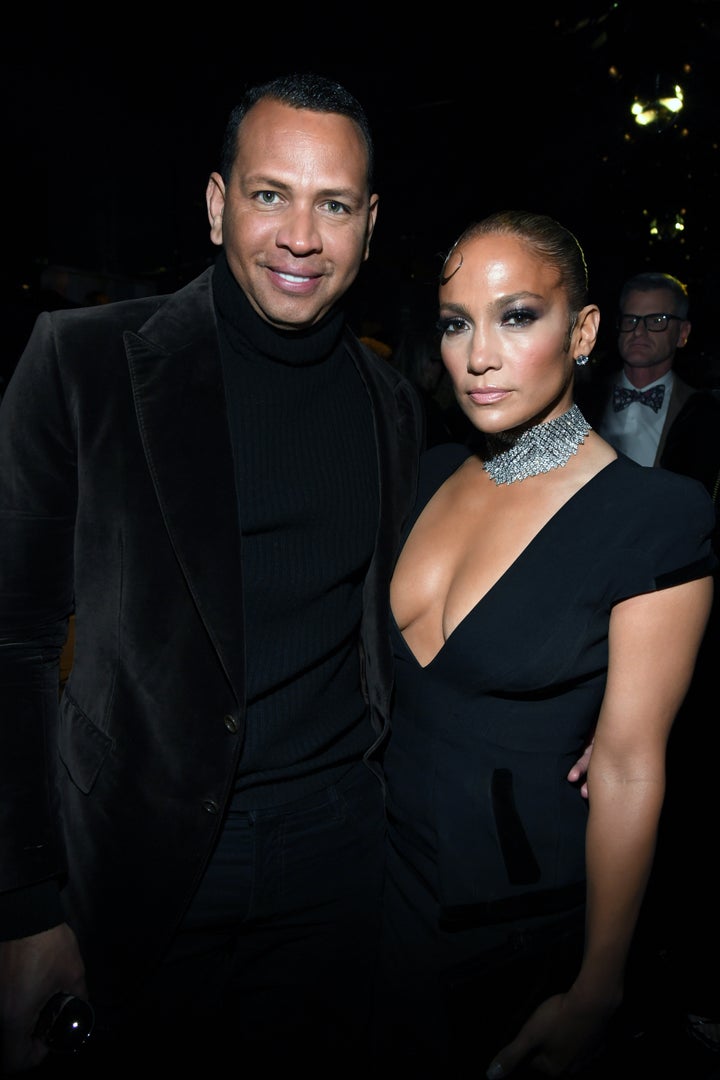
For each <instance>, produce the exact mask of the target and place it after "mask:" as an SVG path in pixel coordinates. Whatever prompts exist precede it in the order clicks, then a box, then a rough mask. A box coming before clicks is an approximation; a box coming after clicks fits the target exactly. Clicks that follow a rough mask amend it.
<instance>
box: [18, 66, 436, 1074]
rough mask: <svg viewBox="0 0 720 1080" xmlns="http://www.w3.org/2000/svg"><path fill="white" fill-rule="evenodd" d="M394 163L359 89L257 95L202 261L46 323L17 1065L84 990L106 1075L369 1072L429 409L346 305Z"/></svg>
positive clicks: (25, 405)
mask: <svg viewBox="0 0 720 1080" xmlns="http://www.w3.org/2000/svg"><path fill="white" fill-rule="evenodd" d="M372 169H373V145H372V139H371V135H370V132H369V129H368V124H367V120H366V117H365V114H364V112H363V110H362V108H361V107H360V105H359V104H358V103H357V101H356V100H355V99H354V98H353V97H352V96H351V95H350V94H349V93H348V92H347V91H346V90H345V89H344V88H343V87H341V86H339V85H337V84H335V83H334V82H331V81H328V80H326V79H324V78H321V77H319V76H315V75H302V76H289V77H286V78H279V79H277V80H274V81H272V82H270V83H268V84H265V85H263V86H260V87H257V88H254V89H251V90H250V91H248V92H247V93H246V95H245V97H244V98H243V100H242V102H241V103H240V105H239V106H238V107H237V108H236V109H235V110H234V111H233V112H232V114H231V116H230V119H229V122H228V126H227V129H226V135H225V141H224V145H223V151H222V161H221V168H220V171H219V172H213V173H212V174H211V176H210V179H209V183H208V186H207V210H208V217H209V222H210V236H211V239H212V242H213V243H214V244H216V245H217V246H218V248H219V249H220V253H219V255H218V258H217V261H216V263H215V265H214V267H212V268H210V269H208V270H207V271H206V272H204V273H202V274H201V275H200V276H199V277H198V278H196V279H195V280H194V281H192V282H190V283H189V284H188V285H187V286H186V287H185V288H182V289H180V290H179V291H178V292H177V293H176V294H174V295H170V296H163V297H151V298H144V299H141V300H131V301H128V302H123V303H117V304H110V305H103V306H94V307H92V308H85V309H83V310H79V311H62V312H54V313H45V314H43V315H41V316H40V318H39V319H38V321H37V324H36V326H35V329H34V331H33V333H32V336H31V338H30V341H29V343H28V345H27V348H26V350H25V352H24V354H23V356H22V358H21V360H20V362H19V364H18V366H17V369H16V371H15V373H14V375H13V377H12V379H11V381H10V385H9V387H8V390H7V393H6V395H5V398H4V400H3V403H2V413H1V414H0V460H1V462H2V464H1V465H0V516H1V518H2V522H3V530H2V536H1V538H0V544H1V545H2V559H1V560H0V567H1V569H0V643H2V645H3V646H4V648H3V649H2V650H0V654H1V655H2V657H3V659H2V660H1V661H0V664H1V665H2V666H1V667H0V688H1V690H2V699H3V701H2V719H1V721H0V770H1V775H2V792H3V798H2V812H1V816H0V845H1V850H2V857H1V858H0V890H1V893H0V928H1V929H2V935H1V936H2V939H3V941H2V944H0V1011H1V1014H2V1021H3V1028H4V1048H3V1052H4V1065H5V1069H6V1071H7V1072H8V1073H13V1072H19V1071H22V1070H24V1069H27V1068H29V1067H32V1066H33V1065H35V1064H37V1063H38V1062H39V1061H40V1060H41V1059H42V1058H43V1057H44V1055H45V1054H46V1053H47V1050H46V1047H45V1045H44V1044H43V1043H42V1042H40V1041H39V1040H38V1039H36V1038H32V1037H31V1032H32V1030H33V1027H34V1024H35V1021H36V1019H37V1016H38V1013H39V1012H40V1010H41V1007H42V1006H43V1004H44V1003H45V1002H46V1000H48V999H49V998H51V997H52V995H54V994H55V993H56V992H59V991H61V992H65V993H70V994H76V995H79V996H81V997H88V998H89V1000H90V1001H91V1003H92V1004H93V1005H94V1007H95V1010H96V1015H97V1025H96V1032H95V1034H93V1036H92V1037H91V1039H90V1041H89V1043H88V1044H87V1047H85V1048H84V1049H83V1051H82V1052H81V1054H80V1055H79V1056H78V1058H77V1061H76V1062H74V1063H73V1064H74V1065H75V1066H76V1068H77V1067H80V1066H81V1063H82V1058H83V1055H90V1056H89V1057H87V1056H86V1060H89V1061H92V1062H93V1069H94V1070H95V1071H94V1072H93V1073H92V1074H93V1075H95V1074H96V1072H97V1071H99V1070H100V1069H102V1070H103V1075H107V1074H108V1071H112V1068H113V1066H116V1067H117V1069H118V1071H119V1072H123V1073H126V1071H127V1069H128V1067H132V1066H133V1065H134V1064H136V1063H138V1062H139V1061H142V1062H143V1063H144V1064H145V1065H148V1064H150V1065H152V1064H153V1063H154V1065H155V1066H156V1067H160V1065H165V1066H167V1065H168V1064H171V1063H174V1064H176V1065H178V1066H179V1065H180V1064H182V1065H183V1066H184V1067H186V1068H187V1069H188V1070H189V1072H190V1075H201V1073H200V1072H199V1071H198V1069H199V1068H200V1067H201V1066H202V1067H205V1068H207V1067H209V1066H212V1065H213V1064H218V1063H220V1062H221V1061H223V1060H224V1055H225V1054H226V1053H227V1052H232V1053H234V1054H235V1055H236V1056H237V1063H238V1067H240V1068H242V1069H252V1067H253V1066H257V1065H259V1064H262V1065H263V1066H265V1067H266V1066H269V1065H275V1066H277V1065H282V1064H286V1065H289V1064H291V1063H292V1064H293V1065H294V1066H297V1065H307V1064H312V1065H313V1068H314V1071H315V1072H316V1074H317V1073H319V1074H323V1073H324V1072H327V1073H329V1072H330V1070H331V1068H333V1067H334V1071H337V1069H338V1067H339V1064H340V1065H342V1061H343V1060H344V1061H345V1063H346V1064H347V1066H348V1067H350V1066H351V1065H352V1064H353V1062H354V1061H356V1060H357V1059H358V1055H359V1052H360V1048H361V1044H362V1037H363V1032H364V1027H365V1024H366V1022H367V1019H368V1013H369V1009H370V1003H371V992H370V987H371V978H372V974H373V965H374V959H375V950H376V941H377V930H378V921H379V907H380V891H381V880H382V844H383V820H384V818H383V790H382V783H381V773H380V769H379V767H378V765H377V763H376V761H375V760H374V757H375V753H374V752H375V750H376V748H377V747H378V746H379V745H380V743H381V741H382V738H383V734H384V732H385V730H386V727H387V711H388V698H389V693H390V683H391V655H390V652H389V647H388V641H387V633H386V624H387V618H388V581H389V575H390V571H391V568H392V564H393V560H394V557H395V554H396V550H397V545H398V539H399V535H400V531H401V527H402V524H403V521H404V519H405V516H406V514H407V512H408V509H409V507H410V506H411V505H412V501H413V496H414V489H415V477H416V459H417V456H418V451H419V448H420V433H421V429H422V419H421V413H420V410H419V406H418V404H417V399H416V398H415V396H414V394H413V391H412V388H411V387H410V386H409V384H408V383H407V382H406V381H405V380H404V379H402V378H401V377H400V376H399V375H398V374H397V373H396V372H394V370H393V368H392V367H391V366H390V365H389V364H387V363H386V362H384V361H382V360H381V359H379V358H377V357H375V356H374V355H373V354H372V353H371V352H370V350H366V349H364V348H363V347H362V346H361V345H360V344H359V343H358V341H357V339H356V338H355V336H354V335H353V334H352V333H351V331H350V329H349V328H348V327H347V325H346V324H345V322H344V319H343V307H342V300H343V296H344V295H345V293H346V291H347V290H348V289H349V287H350V286H351V285H352V283H353V281H354V280H355V278H356V276H357V274H358V272H359V270H360V267H361V265H362V263H363V261H364V260H365V259H367V257H368V252H369V246H370V240H371V237H372V233H373V229H374V226H375V220H376V216H377V210H378V196H377V195H376V194H375V193H374V192H373V186H372V184H373V181H372ZM71 614H74V633H75V645H74V654H73V665H72V670H71V672H70V675H69V677H68V680H67V683H66V686H65V688H64V691H63V694H62V697H61V700H60V705H59V709H58V704H57V702H58V691H57V687H58V667H57V665H58V657H59V654H60V651H61V649H62V646H63V643H64V640H65V636H66V631H67V623H68V618H69V616H70V615H71ZM105 1047H107V1050H105ZM340 1052H342V1054H343V1059H339V1058H338V1054H339V1053H340ZM93 1054H95V1055H99V1056H98V1057H97V1059H93V1058H92V1055H93ZM204 1074H205V1073H204V1072H203V1073H202V1075H204ZM74 1075H76V1076H77V1075H78V1073H77V1072H75V1074H74Z"/></svg>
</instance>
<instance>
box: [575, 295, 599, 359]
mask: <svg viewBox="0 0 720 1080" xmlns="http://www.w3.org/2000/svg"><path fill="white" fill-rule="evenodd" d="M599 328H600V308H599V307H598V306H597V304H586V306H585V307H584V308H583V309H582V311H581V312H580V314H579V315H578V318H577V323H576V325H575V343H574V349H573V353H574V354H577V353H580V354H582V355H585V356H589V355H590V353H591V352H592V351H593V349H594V348H595V344H596V342H597V336H598V330H599Z"/></svg>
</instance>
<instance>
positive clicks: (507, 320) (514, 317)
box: [500, 308, 537, 326]
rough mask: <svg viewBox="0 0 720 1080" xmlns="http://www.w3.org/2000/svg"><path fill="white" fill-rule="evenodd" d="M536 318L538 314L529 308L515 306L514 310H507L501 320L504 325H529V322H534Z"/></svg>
mask: <svg viewBox="0 0 720 1080" xmlns="http://www.w3.org/2000/svg"><path fill="white" fill-rule="evenodd" d="M536 319H537V314H536V313H535V312H534V311H531V310H530V309H529V308H513V310H512V311H506V312H505V314H504V315H503V317H502V319H501V320H500V321H501V322H502V324H503V325H509V326H527V325H528V323H533V322H535V320H536Z"/></svg>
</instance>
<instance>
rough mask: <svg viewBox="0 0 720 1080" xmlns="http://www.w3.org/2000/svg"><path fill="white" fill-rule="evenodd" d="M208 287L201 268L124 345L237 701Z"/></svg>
mask: <svg viewBox="0 0 720 1080" xmlns="http://www.w3.org/2000/svg"><path fill="white" fill-rule="evenodd" d="M211 281H212V271H207V272H206V273H205V274H203V275H201V277H200V278H197V279H196V280H195V281H193V282H191V283H190V285H188V286H186V288H184V289H182V290H180V291H179V292H178V293H176V294H175V295H174V296H173V297H171V298H169V299H168V300H167V301H166V303H165V304H163V306H162V308H161V309H160V310H159V311H158V312H157V313H156V314H155V315H153V316H152V318H150V319H149V320H148V321H147V323H145V325H144V326H142V327H141V328H140V330H139V332H138V333H137V334H135V333H126V334H125V347H126V351H127V356H128V363H129V367H130V378H131V381H132V385H133V393H134V398H135V409H136V413H137V418H138V425H139V429H140V436H141V439H142V443H143V447H144V451H145V456H146V459H147V463H148V468H149V470H150V474H151V476H152V480H153V484H154V487H155V492H156V495H157V499H158V502H159V504H160V507H161V510H162V514H163V518H164V521H165V525H166V528H167V531H168V534H169V537H170V542H171V544H172V547H173V549H174V551H175V555H176V556H177V559H178V562H179V564H180V566H181V568H182V571H183V574H184V575H185V579H186V581H187V584H188V589H189V590H190V593H191V595H192V596H193V598H194V600H195V603H196V605H197V608H198V611H199V614H200V616H201V618H202V619H203V621H204V624H205V626H206V628H207V631H208V633H209V635H210V637H211V639H212V641H213V642H214V645H215V648H216V649H217V651H218V654H219V656H220V659H221V660H222V662H223V664H224V667H225V670H226V672H227V675H228V678H229V679H230V682H231V683H232V685H233V686H234V688H235V692H236V694H237V695H238V697H239V698H240V699H241V700H242V687H243V684H244V672H243V666H242V657H243V655H244V647H243V641H242V625H243V620H242V579H241V563H240V529H239V524H238V512H237V505H238V504H237V494H236V490H235V477H234V469H233V455H232V447H231V444H230V435H229V427H228V418H227V409H226V401H225V389H224V384H223V378H222V369H221V364H220V352H219V345H218V340H217V331H216V325H215V315H214V310H213V303H212V289H211Z"/></svg>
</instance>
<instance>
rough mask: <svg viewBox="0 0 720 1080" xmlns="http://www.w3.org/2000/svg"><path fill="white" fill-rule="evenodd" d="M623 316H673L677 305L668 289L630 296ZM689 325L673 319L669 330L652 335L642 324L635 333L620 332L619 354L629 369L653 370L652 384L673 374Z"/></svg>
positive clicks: (631, 331) (638, 325)
mask: <svg viewBox="0 0 720 1080" xmlns="http://www.w3.org/2000/svg"><path fill="white" fill-rule="evenodd" d="M621 314H622V315H661V314H664V315H674V314H675V301H674V298H673V295H672V293H671V292H669V291H668V290H667V289H651V290H650V291H649V292H640V291H635V292H630V293H628V295H627V297H626V299H625V303H624V305H623V310H622V312H621ZM689 329H690V323H689V322H687V321H683V322H679V321H678V320H677V319H670V320H669V322H668V326H667V329H666V330H662V331H660V333H653V332H652V331H649V330H646V328H645V324H644V323H643V322H642V320H640V321H639V322H638V324H637V326H636V327H635V329H634V330H629V331H626V332H625V333H620V332H618V336H617V337H618V352H619V353H620V356H621V357H622V361H623V364H624V365H625V366H626V367H629V368H652V369H653V372H652V375H653V381H655V379H659V378H660V377H661V376H662V375H664V374H665V373H666V372H667V371H669V370H670V368H671V367H672V364H673V359H674V356H675V350H676V349H677V348H679V347H680V346H682V345H684V344H685V341H686V340H687V335H688V333H689Z"/></svg>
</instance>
